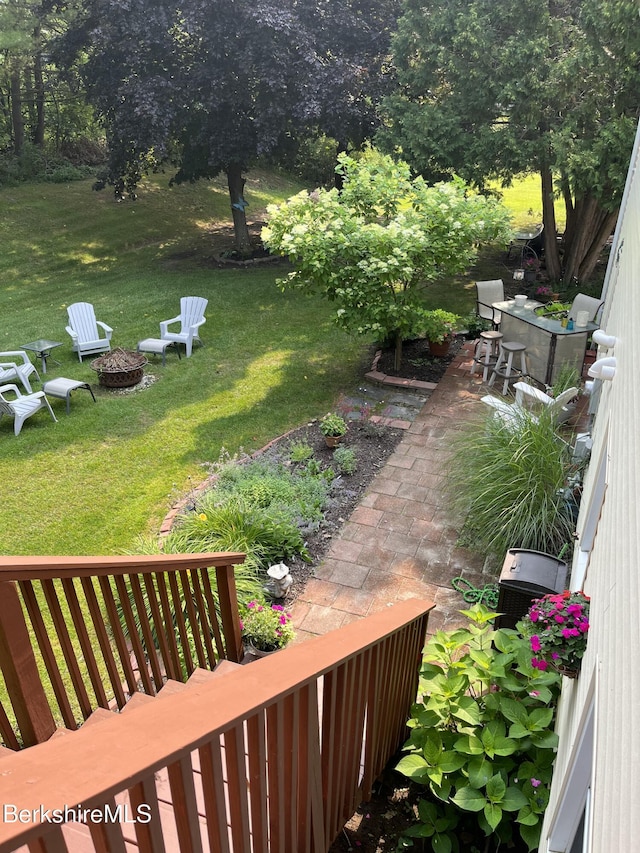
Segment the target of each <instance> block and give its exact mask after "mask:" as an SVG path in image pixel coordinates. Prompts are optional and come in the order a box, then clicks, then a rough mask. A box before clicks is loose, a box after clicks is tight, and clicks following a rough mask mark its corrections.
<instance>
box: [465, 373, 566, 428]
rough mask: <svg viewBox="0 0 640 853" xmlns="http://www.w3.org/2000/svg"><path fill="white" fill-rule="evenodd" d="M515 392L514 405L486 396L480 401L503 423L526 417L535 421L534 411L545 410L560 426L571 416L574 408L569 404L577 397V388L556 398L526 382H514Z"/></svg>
mask: <svg viewBox="0 0 640 853" xmlns="http://www.w3.org/2000/svg"><path fill="white" fill-rule="evenodd" d="M513 387H514V388H515V391H516V400H515V403H508V402H507V401H506V400H502V399H500V398H499V397H492V396H491V395H490V394H487V395H486V396H485V397H482V398H481V401H482V402H483V403H484V404H485V405H486V406H490V407H491V408H492V409H494V410H495V414H496V417H499V418H502V420H503V421H504V422H505V423H507V424H508V423H509V422H510V421H513V422H517V421H518V419H519V418H522V417H528V418H532V419H533V420H534V421H537V420H538V418H537V416H536V414H535V409H536V408H537V409H538V410H545V409H546V411H547V412H548V413H549V414H550V415H551V419H552V420H553V422H554V423H556V424H562V423H564V422H565V421H566V420H568V419H569V418H570V417H571V415H572V414H573V411H574V407H573V406H572V405H571V402H572V401H573V400H574V399H575V398H576V397H577V396H578V393H579V392H578V389H577V388H567V389H566V390H565V391H563V392H562V393H561V394H558V396H557V397H550V396H549V394H545V393H544V391H539V390H538V389H537V388H534V386H533V385H529V383H528V382H516V383H515V385H514V386H513Z"/></svg>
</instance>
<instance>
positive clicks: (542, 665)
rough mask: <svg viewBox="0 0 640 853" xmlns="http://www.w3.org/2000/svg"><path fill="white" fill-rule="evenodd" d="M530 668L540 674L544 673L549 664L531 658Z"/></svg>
mask: <svg viewBox="0 0 640 853" xmlns="http://www.w3.org/2000/svg"><path fill="white" fill-rule="evenodd" d="M531 666H533V667H535V669H539V670H540V671H541V672H544V671H545V669H546V668H547V667H548V666H549V664H548V663H547V662H546V660H539V659H538V658H531Z"/></svg>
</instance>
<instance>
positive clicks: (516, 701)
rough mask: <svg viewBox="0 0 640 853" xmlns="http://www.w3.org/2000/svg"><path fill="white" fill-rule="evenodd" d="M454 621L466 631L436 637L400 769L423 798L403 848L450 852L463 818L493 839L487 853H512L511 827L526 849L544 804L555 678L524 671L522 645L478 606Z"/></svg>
mask: <svg viewBox="0 0 640 853" xmlns="http://www.w3.org/2000/svg"><path fill="white" fill-rule="evenodd" d="M461 612H462V613H463V614H464V615H465V616H467V617H468V618H469V623H470V624H469V627H468V628H466V629H463V630H456V631H446V632H445V631H438V632H437V633H436V634H435V636H434V637H433V638H432V639H431V640H430V641H429V642H428V643H427V646H426V647H425V652H424V663H423V666H422V671H421V675H420V685H419V695H418V701H417V702H416V704H415V705H414V707H413V709H412V716H411V719H410V720H409V727H410V728H411V729H412V732H411V736H410V737H409V740H408V741H407V743H406V744H405V747H404V751H405V752H406V753H407V754H406V755H405V756H404V757H403V758H402V759H401V760H400V762H399V764H398V770H399V771H401V772H402V773H404V775H406V776H408V777H409V778H410V779H412V780H413V781H414V782H415V783H417V784H419V785H423V786H424V787H425V789H426V790H427V792H428V798H425V799H423V800H422V801H421V802H420V804H419V805H418V815H419V823H417V824H416V825H415V826H412V827H410V828H409V830H407V832H406V833H405V843H404V846H405V847H408V846H411V844H412V841H411V839H413V838H429V839H430V840H431V844H432V845H433V849H434V850H437V851H439V853H449V851H451V850H454V849H455V850H457V849H458V840H457V836H458V835H459V834H460V830H461V829H463V828H466V827H463V824H464V822H465V818H470V820H471V821H472V822H473V823H475V830H476V831H477V830H479V831H481V832H482V833H484V835H485V836H490V837H492V838H493V839H494V840H495V842H496V845H495V846H494V847H493V848H492V849H497V848H498V846H499V845H500V844H501V843H502V844H505V845H507V844H509V843H510V842H511V840H512V838H513V835H514V829H515V828H516V827H517V830H518V832H519V834H520V836H521V837H522V839H523V840H524V841H525V843H526V844H527V846H528V848H529V850H533V849H534V848H536V846H537V844H538V840H539V836H540V829H541V822H542V818H543V815H544V811H545V808H546V806H547V803H548V801H549V784H550V782H551V775H552V765H553V759H554V750H555V747H556V745H557V740H558V738H557V735H556V734H555V733H554V732H553V731H552V726H553V718H554V712H555V702H556V700H557V697H558V695H559V682H560V676H559V675H558V674H557V673H554V672H552V671H549V672H540V670H537V669H535V668H534V667H533V666H532V665H531V654H530V648H529V642H528V640H527V639H525V638H523V637H521V636H519V635H518V634H517V633H516V632H515V631H511V630H508V629H502V630H499V631H494V630H492V628H491V626H490V625H489V621H490V620H491V619H493V618H494V617H495V616H496V615H497V614H495V613H490V612H489V611H488V610H487V609H486V608H484V607H483V606H481V605H474V606H473V607H472V608H471V609H470V610H463V611H461ZM461 812H462V814H461ZM454 829H455V830H456V832H455V834H454ZM474 840H475V839H474ZM476 844H477V842H476ZM477 846H479V845H477ZM484 849H485V850H489V842H487V844H486V845H484Z"/></svg>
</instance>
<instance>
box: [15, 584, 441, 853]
mask: <svg viewBox="0 0 640 853" xmlns="http://www.w3.org/2000/svg"><path fill="white" fill-rule="evenodd" d="M432 606H433V605H431V604H430V603H428V602H425V601H420V600H417V599H412V600H409V601H405V602H402V603H401V604H397V605H395V606H394V607H391V608H388V609H386V610H384V611H383V612H381V613H377V614H375V615H373V616H370V617H368V618H366V619H363V620H360V621H358V622H355V623H352V624H350V625H348V626H346V627H344V628H341V629H340V630H338V631H334V632H332V633H330V634H327V635H325V636H323V637H318V638H315V639H313V640H309V641H306V642H304V643H301V644H300V645H296V646H293V647H290V648H287V649H284V650H283V651H281V652H278V653H277V654H275V655H272V656H271V657H269V658H265V659H262V660H259V661H256V662H255V663H252V664H250V665H249V666H245V667H240V668H238V669H237V670H235V671H233V672H231V673H230V674H228V675H226V676H224V677H223V678H219V679H213V680H212V681H211V682H209V683H207V684H204V685H200V686H197V687H193V688H189V687H187V688H185V690H183V692H182V693H181V694H180V695H173V696H168V697H167V698H166V699H160V698H159V699H157V700H153V701H149V702H148V704H147V705H145V706H144V707H141V708H139V709H137V710H132V711H131V713H125V714H122V715H120V714H119V715H114V716H113V719H109V720H107V721H106V722H101V723H99V724H96V725H92V726H86V727H85V728H82V729H80V730H79V731H77V732H73V733H71V734H68V735H67V736H66V737H64V738H54V739H53V740H51V741H50V742H48V743H44V744H40V745H38V746H35V747H33V748H32V749H27V750H22V751H21V752H19V753H14V754H11V755H9V757H5V758H2V759H0V802H1V803H8V804H11V806H12V808H13V809H15V811H14V812H12V814H13V813H19V812H20V810H21V809H24V810H25V811H24V812H23V814H25V815H30V816H32V817H30V818H29V821H28V822H22V823H20V822H19V821H17V820H16V821H13V822H7V821H5V822H0V853H5V851H10V850H15V849H16V848H17V847H19V846H20V845H23V844H29V845H31V846H30V849H31V850H36V849H37V850H39V851H49V850H51V851H53V850H56V851H57V850H67V849H69V850H113V851H124V850H125V848H126V849H127V850H129V849H132V848H133V847H134V846H137V847H138V848H139V849H140V850H141V851H145V853H146V852H147V851H148V853H157V851H161V850H167V851H173V850H180V851H189V853H192V851H193V853H197V851H201V850H207V851H208V850H214V851H227V853H271V851H279V853H321V851H322V853H324V852H325V851H326V850H327V849H328V847H329V846H330V844H331V842H332V840H333V839H334V838H335V837H336V836H337V834H338V833H339V832H340V831H341V829H342V827H343V826H344V823H345V822H346V820H347V819H348V818H349V817H350V816H351V815H352V814H353V812H354V811H355V808H356V807H357V805H358V804H359V803H360V802H361V801H362V800H366V799H368V797H369V796H370V792H371V785H372V783H373V781H374V780H375V779H376V778H377V777H378V776H379V774H380V773H381V772H382V770H383V768H384V766H385V764H386V762H387V761H388V760H389V758H390V757H391V756H392V755H393V753H394V752H395V751H396V749H397V748H398V747H399V746H400V745H401V743H402V742H403V739H404V737H405V735H406V728H405V722H406V720H407V717H408V714H409V709H410V705H411V702H412V701H413V700H414V698H415V695H416V688H417V682H418V672H419V668H420V662H421V650H422V646H423V642H424V637H425V633H426V629H427V620H428V613H429V610H430V609H431V607H432ZM80 804H81V805H82V808H83V809H84V810H85V813H88V812H87V810H90V809H97V810H98V811H97V812H96V814H97V815H98V816H100V815H101V814H102V815H104V814H105V804H106V805H109V807H110V809H111V814H113V813H114V811H115V808H116V806H117V805H120V806H124V805H127V806H128V807H129V809H130V811H129V816H130V817H133V818H135V816H136V814H140V813H141V812H140V811H138V812H136V809H138V810H140V809H141V807H142V806H144V809H142V816H143V817H146V814H147V812H148V813H149V814H150V815H151V820H150V822H148V823H143V822H137V823H135V822H134V823H129V824H122V823H120V822H117V821H116V822H109V821H108V822H106V823H105V822H91V823H89V824H88V825H87V826H78V825H75V824H71V823H68V824H66V825H64V826H59V825H56V824H52V823H49V822H47V820H46V819H45V820H42V819H40V815H41V814H42V810H43V809H44V810H64V809H65V808H66V809H68V810H75V809H76V808H77V807H78V806H79V805H80ZM51 813H53V812H51ZM119 816H120V817H122V815H119Z"/></svg>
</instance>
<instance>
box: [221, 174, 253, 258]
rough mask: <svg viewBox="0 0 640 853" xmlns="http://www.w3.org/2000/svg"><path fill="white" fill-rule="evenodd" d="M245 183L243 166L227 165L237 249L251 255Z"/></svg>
mask: <svg viewBox="0 0 640 853" xmlns="http://www.w3.org/2000/svg"><path fill="white" fill-rule="evenodd" d="M245 183H246V182H245V179H244V178H243V177H242V167H241V166H240V165H238V164H236V163H232V164H230V165H229V166H228V167H227V185H228V187H229V198H230V199H231V213H232V215H233V230H234V234H235V243H236V249H237V250H238V252H239V253H240V254H242V255H249V254H250V253H251V240H250V239H249V229H248V227H247V217H246V215H245V212H244V211H245V207H246V206H247V203H246V202H245V200H244V195H243V193H244V185H245Z"/></svg>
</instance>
